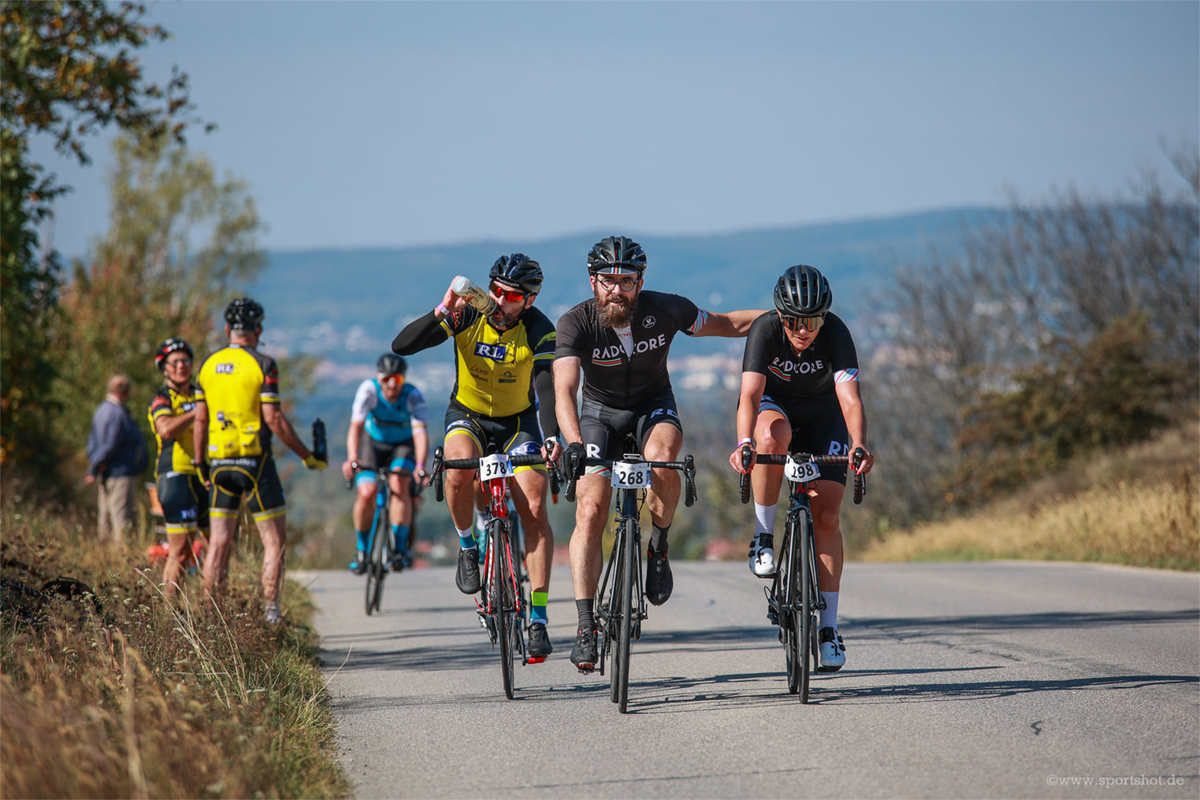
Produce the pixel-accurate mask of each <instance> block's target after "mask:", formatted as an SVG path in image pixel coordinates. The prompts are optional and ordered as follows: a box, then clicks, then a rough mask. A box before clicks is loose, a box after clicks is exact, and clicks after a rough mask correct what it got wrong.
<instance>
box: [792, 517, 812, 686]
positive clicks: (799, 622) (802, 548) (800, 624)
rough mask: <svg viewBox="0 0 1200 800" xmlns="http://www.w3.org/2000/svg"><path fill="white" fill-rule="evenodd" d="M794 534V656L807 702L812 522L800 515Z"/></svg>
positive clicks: (810, 671) (810, 644)
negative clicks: (796, 587) (796, 594)
mask: <svg viewBox="0 0 1200 800" xmlns="http://www.w3.org/2000/svg"><path fill="white" fill-rule="evenodd" d="M796 534H797V537H796V538H797V539H798V540H799V541H798V542H796V543H795V544H794V546H793V550H795V551H797V552H798V553H799V555H800V559H799V564H798V565H797V566H798V571H799V573H800V597H799V598H798V599H799V601H800V603H799V604H798V606H797V608H796V624H795V626H794V627H795V635H796V638H797V640H798V642H799V645H800V647H799V653H798V655H797V661H798V663H797V667H798V671H799V674H800V702H801V703H807V702H808V687H809V678H810V677H811V674H812V673H813V672H815V671H816V667H815V662H814V659H815V658H816V655H817V654H816V650H815V647H814V642H815V641H816V636H817V630H816V624H815V623H816V620H814V619H813V617H814V616H815V615H816V613H817V604H816V602H815V600H814V598H815V587H814V584H813V576H814V575H815V568H816V564H815V563H814V562H813V542H812V525H811V523H810V521H809V517H808V514H806V513H802V514H801V515H800V519H799V524H798V525H797V526H796Z"/></svg>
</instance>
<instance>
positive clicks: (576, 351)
mask: <svg viewBox="0 0 1200 800" xmlns="http://www.w3.org/2000/svg"><path fill="white" fill-rule="evenodd" d="M706 319H707V314H706V313H705V312H703V311H701V310H700V309H698V308H697V307H696V305H695V303H693V302H692V301H691V300H688V299H687V298H686V297H680V296H679V295H677V294H666V293H665V292H651V291H643V292H641V294H639V295H638V304H637V311H636V313H634V315H633V322H632V323H631V324H630V328H631V330H632V333H633V355H632V356H631V355H629V354H628V353H627V352H626V350H625V345H623V344H622V343H621V339H620V337H619V336H618V335H617V332H616V331H615V330H614V329H613V328H610V327H608V326H606V325H604V324H603V323H601V321H600V312H599V309H598V308H597V305H596V299H595V298H594V297H593V298H592V299H590V300H587V301H585V302H583V303H580V304H579V305H577V306H575V307H574V308H572V309H571V310H570V311H568V312H567V313H565V314H563V315H562V316H561V317H559V320H558V344H557V346H556V347H555V352H554V356H555V358H578V359H579V361H580V364H581V365H582V367H583V396H584V398H585V399H588V400H594V401H596V402H597V403H601V404H603V405H605V406H609V407H610V408H632V407H633V406H635V405H638V404H639V403H644V402H647V401H649V400H652V399H654V398H655V397H658V396H660V395H666V394H670V393H671V378H670V377H669V376H668V375H667V352H668V351H669V350H670V348H671V341H672V340H673V339H674V338H675V334H676V333H678V332H679V331H683V332H684V333H686V334H688V335H689V336H690V335H692V334H694V333H695V332H696V331H698V330H700V328H701V327H703V326H704V322H705V320H706Z"/></svg>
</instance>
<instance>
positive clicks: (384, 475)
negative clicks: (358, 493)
mask: <svg viewBox="0 0 1200 800" xmlns="http://www.w3.org/2000/svg"><path fill="white" fill-rule="evenodd" d="M350 469H351V470H353V473H354V474H355V475H357V474H358V473H360V472H367V471H368V470H367V469H366V468H364V467H360V466H359V465H358V462H357V461H352V462H350ZM408 474H409V473H407V472H400V471H398V470H395V471H393V470H392V469H391V468H390V467H380V468H379V469H377V470H375V516H374V517H373V518H372V519H371V529H370V530H371V532H370V535H369V536H368V538H367V549H366V551H365V553H366V556H367V571H366V573H365V574H366V576H367V593H366V603H365V605H366V609H367V616H368V617H369V616H371V614H372V613H374V612H376V611H378V610H379V604H380V602H382V600H383V579H384V578H385V577H387V574H388V572H389V571H391V564H392V559H393V558H394V556H395V554H396V552H395V548H394V546H393V543H392V531H391V517H390V515H389V513H388V510H389V507H390V500H391V493H392V491H391V487H390V486H389V484H388V479H389V477H390V476H391V475H408ZM411 477H412V481H411V482H410V487H411V489H412V494H413V497H419V496H420V493H421V478H420V476H417V475H412V476H411ZM346 488H347V489H353V488H354V481H353V480H349V481H346ZM415 522H416V509H415V508H414V509H413V523H415ZM409 527H410V535H409V542H408V544H409V547H410V548H411V545H412V535H411V530H412V527H413V526H412V525H411V524H410V526H409Z"/></svg>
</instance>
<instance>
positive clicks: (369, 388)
mask: <svg viewBox="0 0 1200 800" xmlns="http://www.w3.org/2000/svg"><path fill="white" fill-rule="evenodd" d="M375 366H376V370H377V372H378V376H377V377H376V378H374V379H372V380H366V381H363V382H362V384H361V385H360V386H359V387H358V392H357V393H356V394H355V395H354V406H353V408H352V410H351V412H350V430H349V431H348V432H347V433H346V461H345V462H344V463H343V464H342V474H343V475H345V476H346V480H353V481H354V482H355V485H356V487H357V489H358V497H356V498H355V500H354V514H353V516H354V533H355V536H356V537H357V546H356V551H357V552H356V554H355V559H354V561H352V562H351V563H350V569H351V570H352V571H353V572H354V574H356V575H362V574H363V573H364V572H366V569H367V554H366V549H367V539H368V537H369V536H370V533H371V530H370V529H371V520H372V518H373V517H374V514H375V490H376V488H377V487H376V481H377V478H376V475H375V473H376V470H378V469H379V468H380V467H381V466H389V465H390V468H391V469H392V475H391V477H390V478H389V479H388V483H389V488H390V489H391V502H390V507H389V509H388V515H389V517H390V520H391V525H392V538H393V545H394V547H393V552H394V553H395V555H394V556H393V557H392V563H391V565H390V566H391V568H392V569H393V570H398V569H402V568H404V567H407V566H411V565H412V556H411V554H410V552H409V541H408V539H409V531H410V530H411V526H412V515H413V502H412V495H411V494H410V491H409V490H410V488H411V487H410V482H411V481H412V480H413V475H414V473H415V475H416V479H417V480H421V481H423V480H425V459H426V457H427V456H428V454H429V436H428V434H427V433H426V430H425V423H426V410H425V397H424V396H423V395H422V394H421V390H420V389H418V388H417V387H416V386H413V385H412V384H411V383H407V382H406V381H405V374H406V373H407V371H408V365H407V364H406V363H405V361H404V359H403V358H402V357H400V356H398V355H394V354H393V353H386V354H384V355H382V356H380V357H379V361H378V362H377V363H376V365H375ZM363 434H366V435H365V436H364V435H363ZM356 457H357V461H358V466H359V469H360V470H361V471H360V472H359V473H358V477H357V478H356V477H354V469H353V467H352V463H353V462H354V461H355V460H356ZM397 473H398V474H397Z"/></svg>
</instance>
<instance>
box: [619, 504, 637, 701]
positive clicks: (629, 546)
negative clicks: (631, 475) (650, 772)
mask: <svg viewBox="0 0 1200 800" xmlns="http://www.w3.org/2000/svg"><path fill="white" fill-rule="evenodd" d="M636 524H637V522H636V521H635V520H626V522H625V524H624V525H623V526H622V528H623V530H622V538H623V539H624V540H625V544H624V546H623V549H622V551H621V574H620V575H618V576H617V577H618V581H617V585H618V586H619V587H620V592H621V593H620V595H618V596H619V598H620V603H621V610H620V611H619V612H618V613H619V614H620V617H621V630H620V633H618V634H617V658H618V659H619V663H618V665H617V669H616V677H617V680H618V681H620V687H619V690H618V697H617V710H618V711H620V712H621V713H622V714H624V713H625V709H626V708H627V707H628V705H629V645H630V643H631V642H632V641H633V586H634V584H635V583H636V576H635V575H634V574H633V563H634V560H633V542H634V531H633V527H634V525H636Z"/></svg>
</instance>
